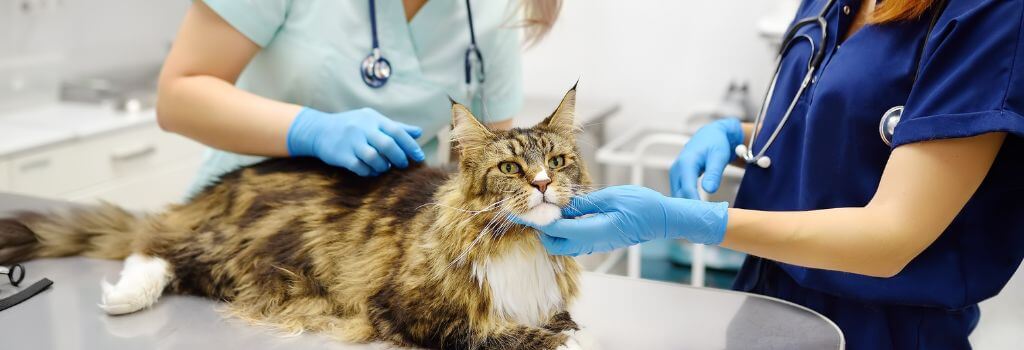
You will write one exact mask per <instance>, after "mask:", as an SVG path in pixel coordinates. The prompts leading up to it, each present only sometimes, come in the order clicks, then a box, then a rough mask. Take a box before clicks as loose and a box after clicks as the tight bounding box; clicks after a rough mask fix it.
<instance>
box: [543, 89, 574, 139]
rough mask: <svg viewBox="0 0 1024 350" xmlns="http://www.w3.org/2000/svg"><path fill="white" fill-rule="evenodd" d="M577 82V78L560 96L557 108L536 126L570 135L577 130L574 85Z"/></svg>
mask: <svg viewBox="0 0 1024 350" xmlns="http://www.w3.org/2000/svg"><path fill="white" fill-rule="evenodd" d="M578 84H579V80H577V81H576V84H573V86H572V88H571V89H569V91H567V92H566V93H565V96H563V97H562V102H561V103H559V104H558V108H556V109H555V111H554V112H553V113H551V115H550V116H548V117H547V118H544V120H543V121H541V122H540V124H537V126H536V127H537V128H541V129H546V130H550V131H554V132H557V133H562V134H564V135H567V136H570V137H572V136H573V135H574V134H575V133H576V131H578V130H577V128H576V85H578Z"/></svg>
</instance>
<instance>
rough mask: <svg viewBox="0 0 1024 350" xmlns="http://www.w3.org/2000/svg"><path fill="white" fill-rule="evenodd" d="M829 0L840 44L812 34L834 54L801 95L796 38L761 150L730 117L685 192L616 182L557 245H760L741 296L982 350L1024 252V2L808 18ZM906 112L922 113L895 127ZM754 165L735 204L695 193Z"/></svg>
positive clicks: (683, 184) (581, 201)
mask: <svg viewBox="0 0 1024 350" xmlns="http://www.w3.org/2000/svg"><path fill="white" fill-rule="evenodd" d="M829 2H833V3H832V4H831V5H829V4H828V3H829ZM827 6H830V7H827ZM943 7H944V8H943ZM822 9H827V10H826V11H825V12H824V15H823V18H824V21H825V22H826V23H827V26H826V28H827V32H826V40H825V43H824V44H822V43H821V34H820V30H821V29H820V27H818V26H817V25H806V26H803V27H801V28H799V29H798V30H797V31H796V33H797V36H799V35H804V34H806V35H808V38H809V39H811V40H810V41H813V42H814V45H815V48H822V49H823V50H824V52H823V53H822V57H821V63H820V65H819V66H818V69H817V70H815V71H814V72H812V73H811V74H810V79H808V82H809V85H808V87H807V88H806V91H805V92H803V93H802V94H801V95H800V96H797V91H798V90H799V86H800V84H801V82H803V80H804V77H805V74H808V73H807V72H808V63H807V62H808V60H809V59H812V58H813V56H812V48H811V45H810V44H809V41H808V40H804V39H798V40H794V43H793V44H792V45H791V47H789V48H788V49H787V50H786V51H785V52H784V54H783V56H782V60H781V66H780V71H779V75H778V80H777V82H776V83H775V91H774V95H773V96H772V98H771V100H770V103H769V106H768V109H767V113H766V114H765V117H764V123H763V126H761V127H760V129H759V130H760V132H759V133H757V134H756V138H755V140H754V141H755V142H754V143H753V146H752V147H740V151H744V152H739V153H742V154H743V155H744V156H745V157H738V156H737V155H736V154H737V152H734V150H735V149H736V148H737V146H740V145H741V144H745V142H746V141H745V139H747V138H750V137H751V134H752V131H753V130H754V128H753V126H752V125H741V124H740V123H739V122H738V121H736V120H722V121H718V122H715V123H712V124H710V125H708V126H706V127H704V128H703V129H701V130H700V131H699V132H698V133H697V134H696V135H695V136H694V137H693V138H692V139H691V141H690V143H689V144H688V145H687V146H686V149H685V150H684V151H683V152H682V153H681V154H680V156H679V158H678V161H677V162H676V164H675V166H674V168H673V170H672V176H671V179H672V182H673V184H672V187H673V192H674V193H673V194H674V195H675V197H684V198H668V197H665V196H662V195H661V194H659V193H657V192H654V191H651V190H648V189H645V188H642V187H635V186H628V187H611V188H606V189H604V190H600V191H597V192H594V193H590V194H588V195H585V196H583V197H577V198H576V199H574V200H573V202H571V203H570V204H571V205H570V206H567V209H566V210H564V213H563V214H564V215H565V216H567V217H575V216H581V214H595V215H592V216H588V217H585V218H579V219H562V220H557V221H555V222H554V223H552V224H551V225H549V226H545V227H540V228H539V229H540V230H541V231H543V234H541V235H540V237H541V239H542V240H543V241H544V242H545V245H546V246H547V247H548V249H549V250H550V251H551V252H552V253H554V254H568V255H575V254H586V253H590V252H596V251H606V250H610V249H615V248H619V247H623V246H627V245H630V244H635V243H639V242H643V241H647V240H652V239H664V238H685V239H689V240H691V241H693V242H697V243H704V244H719V245H722V246H724V247H728V248H732V249H736V250H740V251H744V252H747V253H750V254H751V256H750V257H749V258H748V259H747V261H746V262H745V264H744V266H743V269H742V271H741V272H740V275H739V277H738V280H737V281H736V284H735V288H736V289H739V290H743V291H750V292H754V293H760V294H764V295H770V296H774V297H778V298H782V299H786V300H789V301H792V302H795V303H798V304H801V305H804V306H807V307H809V308H811V309H814V310H816V311H818V312H820V313H822V314H824V315H826V316H828V317H829V318H831V319H832V320H834V321H835V322H836V323H837V324H838V325H839V327H840V328H842V330H843V332H844V333H845V335H846V339H847V342H848V348H849V349H873V350H877V349H966V348H970V344H969V342H968V335H969V334H970V333H971V331H972V330H973V329H974V327H975V325H976V324H977V323H978V319H979V316H980V315H979V310H978V302H980V301H982V300H985V299H987V298H989V297H992V296H994V295H996V294H997V293H999V291H1000V289H1001V288H1002V287H1003V286H1004V285H1005V284H1006V282H1007V280H1008V279H1009V278H1010V277H1011V275H1012V274H1013V273H1014V271H1015V270H1016V269H1017V267H1018V265H1019V264H1020V262H1021V258H1022V255H1024V139H1022V136H1024V116H1022V113H1024V54H1022V50H1024V45H1022V44H1024V35H1022V34H1024V33H1022V22H1024V18H1022V15H1024V1H1021V0H949V1H948V3H946V4H942V3H941V1H940V0H931V1H929V0H920V1H900V0H886V1H885V2H881V3H878V4H877V8H876V3H875V2H874V1H873V0H868V1H865V2H863V3H862V2H861V1H859V0H805V1H804V3H803V4H802V5H801V6H800V9H799V13H798V14H797V18H798V19H802V18H807V17H814V16H817V15H818V14H819V13H820V12H822ZM935 11H941V12H939V13H937V15H935V16H933V14H936V12H935ZM933 18H934V25H933V26H931V27H933V28H932V30H930V31H929V27H930V24H931V23H932V21H933ZM794 23H796V22H794ZM926 39H927V40H926ZM915 77H916V79H915ZM792 100H795V101H796V102H795V104H794V106H793V109H792V111H791V113H789V114H790V115H789V118H788V120H786V121H785V122H784V124H783V121H782V119H783V117H784V115H785V114H787V113H786V110H787V109H788V108H789V106H790V101H792ZM894 106H905V108H904V110H903V113H902V117H901V118H900V119H899V121H898V123H897V122H896V121H895V120H893V119H892V118H887V119H888V120H890V121H891V123H892V125H895V131H894V133H893V134H889V135H887V131H886V130H885V129H886V128H887V127H888V126H889V125H886V124H888V123H889V121H887V122H886V123H882V122H881V120H882V116H883V115H886V114H887V112H890V110H891V109H892V108H893V107H894ZM889 114H891V113H889ZM880 123H882V125H881V126H882V128H881V129H882V130H881V132H880ZM780 124H783V125H781V127H780ZM776 129H778V130H779V131H778V135H777V137H775V140H774V142H773V143H772V144H771V145H770V146H769V147H768V148H767V151H765V152H764V154H763V156H765V157H756V155H758V153H760V152H761V151H762V149H764V147H765V144H766V143H768V142H769V139H770V138H771V137H772V134H773V133H774V131H775V130H776ZM883 138H886V140H883ZM887 142H889V143H890V144H887ZM746 151H749V152H750V153H748V152H746ZM761 158H767V159H769V160H761ZM745 159H746V160H747V163H748V164H746V175H745V177H744V179H743V182H742V185H741V187H740V192H739V195H738V198H737V199H736V202H735V208H733V209H728V208H726V205H725V203H706V202H700V201H697V200H693V199H686V198H696V194H697V185H698V181H699V180H698V176H699V175H701V174H703V178H702V180H700V182H701V183H700V186H702V187H703V188H704V189H705V190H706V191H709V192H713V191H714V190H715V189H716V188H717V187H718V182H719V180H720V179H721V173H722V170H723V168H724V167H725V165H726V163H728V162H730V161H736V162H737V163H740V162H742V161H743V160H745Z"/></svg>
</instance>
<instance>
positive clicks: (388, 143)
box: [366, 132, 409, 169]
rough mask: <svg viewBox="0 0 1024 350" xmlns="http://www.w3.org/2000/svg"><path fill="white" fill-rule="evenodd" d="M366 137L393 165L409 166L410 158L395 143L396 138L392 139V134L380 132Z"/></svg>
mask: <svg viewBox="0 0 1024 350" xmlns="http://www.w3.org/2000/svg"><path fill="white" fill-rule="evenodd" d="M366 139H367V141H369V142H370V146H373V148H374V149H376V150H377V153H379V154H382V155H384V157H385V158H387V161H388V162H390V163H391V164H392V165H394V166H397V167H399V168H403V169H404V168H406V167H408V166H409V158H408V157H406V156H405V152H404V151H402V148H401V147H398V143H395V139H392V138H391V136H388V135H387V134H385V133H383V132H379V133H376V134H374V135H370V136H368V137H367V138H366Z"/></svg>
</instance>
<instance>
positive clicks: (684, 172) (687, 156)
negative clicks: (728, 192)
mask: <svg viewBox="0 0 1024 350" xmlns="http://www.w3.org/2000/svg"><path fill="white" fill-rule="evenodd" d="M741 143H743V128H742V126H741V125H740V121H739V120H738V119H722V120H719V121H716V122H713V123H711V124H708V125H705V126H704V127H702V128H700V130H697V133H696V134H694V135H693V137H692V138H690V142H687V143H686V147H685V148H683V151H682V152H679V156H678V157H677V158H676V161H675V163H673V164H672V169H671V170H670V172H669V181H671V186H672V196H673V197H679V198H689V199H699V198H700V197H699V194H698V193H697V177H699V176H700V175H701V174H703V175H704V179H703V180H702V181H701V186H703V187H704V191H705V192H708V193H714V192H715V191H718V186H719V184H720V183H721V182H722V173H723V172H724V171H725V166H726V165H728V164H729V162H730V161H732V159H733V157H735V154H736V153H735V151H734V150H735V149H736V146H738V145H740V144H741Z"/></svg>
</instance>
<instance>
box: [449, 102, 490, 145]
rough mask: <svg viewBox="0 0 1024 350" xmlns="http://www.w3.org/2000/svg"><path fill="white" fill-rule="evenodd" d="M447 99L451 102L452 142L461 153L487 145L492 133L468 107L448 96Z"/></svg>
mask: <svg viewBox="0 0 1024 350" xmlns="http://www.w3.org/2000/svg"><path fill="white" fill-rule="evenodd" d="M448 100H449V101H451V103H452V144H454V145H456V146H457V147H458V149H459V152H460V153H462V154H465V153H466V152H467V151H472V150H475V149H479V148H481V147H483V146H485V145H487V143H488V142H489V141H490V140H491V139H492V137H494V134H493V133H491V131H490V130H487V127H486V126H484V125H483V124H481V123H480V121H479V120H476V117H474V116H473V112H470V111H469V108H466V106H463V105H462V104H461V103H458V102H455V100H453V99H451V98H450V97H449V98H448Z"/></svg>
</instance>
